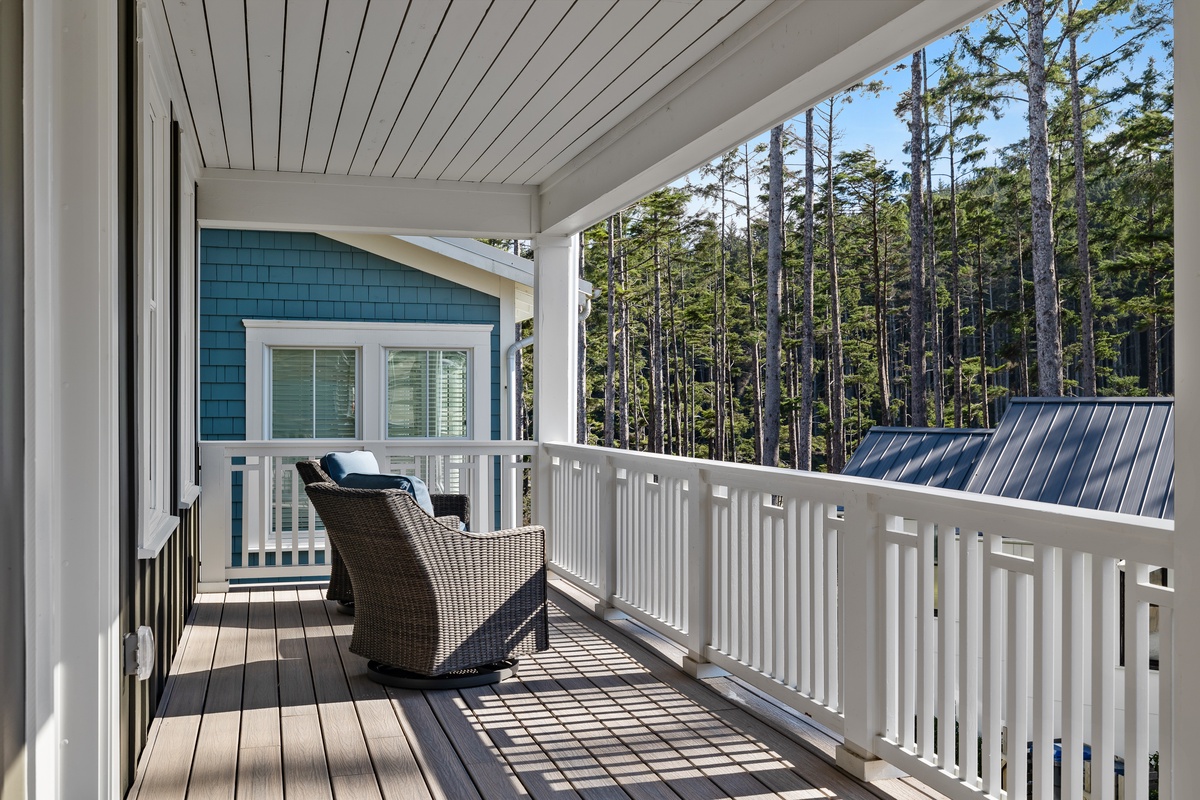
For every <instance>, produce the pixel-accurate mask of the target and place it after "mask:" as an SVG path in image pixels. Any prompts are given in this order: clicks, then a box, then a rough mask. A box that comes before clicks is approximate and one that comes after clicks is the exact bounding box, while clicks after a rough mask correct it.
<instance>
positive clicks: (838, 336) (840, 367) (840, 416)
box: [825, 98, 846, 474]
mask: <svg viewBox="0 0 1200 800" xmlns="http://www.w3.org/2000/svg"><path fill="white" fill-rule="evenodd" d="M834 103H835V100H834V98H830V99H829V130H828V131H827V137H826V140H825V141H826V150H825V158H826V164H827V165H828V172H827V174H826V181H825V246H826V248H827V249H828V256H829V263H828V266H829V321H830V334H829V335H830V343H829V362H830V369H829V372H830V389H829V441H828V442H827V444H826V451H827V453H828V458H829V471H830V472H832V473H835V474H837V473H840V472H841V471H842V468H843V467H844V466H846V427H845V414H846V399H845V397H846V395H845V393H846V375H845V365H844V363H843V353H842V304H841V298H840V297H839V296H838V270H837V238H836V236H835V233H836V232H835V226H834V217H835V216H836V209H835V207H834V206H835V203H836V198H835V196H834V191H833V145H834V129H833V116H834V107H835V106H834Z"/></svg>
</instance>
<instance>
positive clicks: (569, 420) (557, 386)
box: [533, 235, 579, 537]
mask: <svg viewBox="0 0 1200 800" xmlns="http://www.w3.org/2000/svg"><path fill="white" fill-rule="evenodd" d="M578 265H579V237H578V236H575V235H570V236H546V235H539V236H538V237H537V239H535V240H534V251H533V334H534V336H536V337H537V341H536V342H534V345H533V435H534V438H535V439H536V440H537V441H539V442H567V443H571V442H574V441H575V370H576V363H575V349H576V346H577V344H578V343H577V339H578V317H579V305H578V303H579V279H578V277H577V276H576V270H577V269H578ZM549 487H550V465H549V462H548V461H547V460H546V458H545V456H544V455H543V456H541V457H539V459H538V468H537V480H536V481H535V482H534V509H535V510H536V516H535V518H534V520H533V521H534V522H535V523H538V524H543V525H544V524H546V522H548V521H549V520H550V519H551V517H550V490H549ZM547 535H548V536H551V537H552V536H554V531H547Z"/></svg>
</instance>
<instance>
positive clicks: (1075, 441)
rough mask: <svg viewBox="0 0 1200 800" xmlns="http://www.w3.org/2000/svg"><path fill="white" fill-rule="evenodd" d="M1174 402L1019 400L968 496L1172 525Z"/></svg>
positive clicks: (989, 447)
mask: <svg viewBox="0 0 1200 800" xmlns="http://www.w3.org/2000/svg"><path fill="white" fill-rule="evenodd" d="M1174 456H1175V453H1174V403H1173V401H1172V400H1171V399H1169V398H1112V399H1109V398H1020V399H1016V400H1013V401H1012V404H1011V405H1010V406H1009V409H1008V412H1007V413H1006V414H1005V415H1004V416H1003V418H1001V420H1000V424H999V426H998V427H997V428H996V432H995V435H994V436H992V438H991V440H990V441H989V442H988V443H987V447H986V448H984V450H983V452H982V453H980V454H979V456H978V458H977V461H976V468H975V470H974V474H973V475H972V476H971V477H970V479H969V480H968V481H966V483H965V488H966V490H967V491H975V492H981V493H983V494H991V495H997V496H1001V497H1012V498H1018V499H1023V500H1038V501H1042V502H1047V503H1059V504H1063V505H1073V506H1077V507H1079V508H1093V509H1099V510H1104V511H1119V512H1122V513H1126V514H1141V515H1143V516H1152V517H1165V518H1171V517H1172V515H1173V513H1174V496H1173V489H1174V473H1175V466H1174Z"/></svg>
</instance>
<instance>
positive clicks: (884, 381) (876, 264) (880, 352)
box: [871, 186, 919, 425]
mask: <svg viewBox="0 0 1200 800" xmlns="http://www.w3.org/2000/svg"><path fill="white" fill-rule="evenodd" d="M882 262H883V259H881V258H880V256H879V190H878V187H875V186H873V187H872V188H871V268H872V271H873V273H874V278H875V353H876V356H877V357H876V359H875V381H876V383H878V384H879V421H880V423H881V424H883V425H891V424H892V392H891V380H890V376H889V374H888V337H887V333H888V332H887V275H886V272H885V269H884V266H883V263H882ZM918 294H919V292H918ZM914 324H917V323H914Z"/></svg>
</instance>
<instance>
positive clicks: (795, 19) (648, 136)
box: [540, 0, 1000, 234]
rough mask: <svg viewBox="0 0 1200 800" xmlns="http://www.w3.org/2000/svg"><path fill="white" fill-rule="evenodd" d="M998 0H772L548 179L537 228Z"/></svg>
mask: <svg viewBox="0 0 1200 800" xmlns="http://www.w3.org/2000/svg"><path fill="white" fill-rule="evenodd" d="M999 4H1000V3H999V0H854V2H846V1H845V0H807V2H804V3H801V4H799V5H795V6H793V7H790V8H788V6H789V4H784V3H775V4H772V5H771V6H770V7H768V8H767V9H766V10H765V11H764V12H763V15H767V16H770V17H771V20H770V22H771V24H769V25H760V26H755V24H754V22H755V21H757V20H755V21H752V22H751V23H750V24H749V25H748V26H747V28H746V31H747V33H746V34H743V35H742V36H738V35H737V34H735V35H734V36H733V37H730V39H728V40H726V41H725V42H724V43H722V44H721V45H720V46H718V47H717V48H715V49H714V50H713V51H712V52H711V53H709V54H708V55H707V56H705V57H704V58H703V59H701V60H700V61H699V62H698V63H697V64H696V65H694V66H693V67H692V69H690V70H688V71H687V72H685V73H684V74H683V75H681V76H680V77H679V78H678V79H676V80H675V81H674V82H672V83H671V84H670V85H669V86H667V87H666V88H665V89H663V90H662V91H661V92H659V94H658V95H656V96H655V97H654V98H652V99H651V100H649V101H648V102H647V103H646V104H645V105H644V106H642V108H640V109H638V111H636V112H634V113H633V114H632V115H630V117H629V118H628V119H627V120H626V121H624V122H622V123H620V124H619V125H617V126H616V127H615V128H614V129H613V130H612V131H610V132H609V133H607V134H606V135H605V136H603V137H601V138H600V139H599V140H598V141H597V142H596V143H595V144H594V145H592V146H591V147H589V148H588V149H587V150H585V151H584V152H583V153H581V154H580V155H579V156H577V157H576V158H574V159H572V160H571V161H570V162H568V163H567V164H566V165H565V166H564V167H563V168H562V169H560V170H559V171H558V172H557V173H555V174H554V175H553V176H551V177H550V178H549V179H548V180H547V181H545V183H544V184H543V185H542V187H541V203H540V209H541V222H542V226H543V231H544V232H546V233H554V234H564V233H569V232H572V231H578V230H582V229H583V228H585V227H587V226H588V225H590V224H592V223H594V222H596V221H598V220H601V219H603V218H604V217H606V216H608V215H609V214H611V213H613V212H615V211H617V210H618V209H620V208H623V207H625V206H627V205H629V204H630V203H633V202H635V201H636V200H638V199H639V198H641V197H643V196H644V195H646V194H647V193H649V192H652V191H654V190H655V189H657V188H658V187H660V186H663V185H664V184H667V183H670V182H671V181H673V180H675V179H676V178H678V177H680V176H681V175H684V174H686V173H687V172H689V171H690V170H692V169H694V168H695V167H696V166H698V165H700V164H703V163H705V162H707V161H709V160H711V159H712V158H714V157H715V156H717V155H719V154H720V153H722V152H724V151H726V150H728V149H729V148H731V147H734V146H736V145H738V144H740V143H741V142H743V141H745V140H747V139H749V138H751V137H753V136H756V135H758V134H760V133H762V132H763V131H765V130H767V129H769V128H771V127H772V126H774V125H777V124H779V123H780V122H782V121H784V120H787V119H790V118H791V117H793V116H795V115H796V114H797V113H799V112H801V111H803V110H804V109H806V108H810V107H812V106H813V105H815V104H816V103H818V102H820V101H821V100H823V99H825V98H826V97H828V96H829V95H831V94H832V93H834V92H836V91H839V90H841V89H843V88H845V87H846V86H849V85H852V84H853V83H855V82H857V81H859V80H862V79H863V78H866V77H868V76H870V75H873V74H875V73H876V72H878V71H880V70H882V69H884V68H886V67H889V66H891V65H892V64H895V63H896V62H897V61H900V60H901V59H903V58H904V57H906V56H907V55H908V54H910V53H912V52H913V51H914V50H916V49H918V48H920V47H922V46H924V45H926V44H928V43H929V42H932V41H934V40H936V39H938V38H939V37H941V36H943V35H945V34H947V33H949V32H951V31H953V30H955V29H957V28H959V27H962V26H963V25H965V24H967V23H969V22H971V21H972V20H974V19H976V18H978V17H979V16H981V15H982V14H984V13H986V12H987V11H989V10H990V9H992V8H994V7H996V6H997V5H999ZM781 10H784V13H782V14H781V13H780V12H781ZM739 33H741V32H739Z"/></svg>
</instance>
